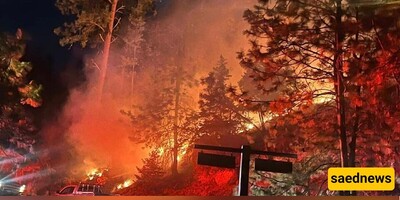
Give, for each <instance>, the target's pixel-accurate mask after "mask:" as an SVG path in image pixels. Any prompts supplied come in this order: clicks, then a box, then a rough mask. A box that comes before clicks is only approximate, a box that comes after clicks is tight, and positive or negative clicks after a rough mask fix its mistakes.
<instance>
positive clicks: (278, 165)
mask: <svg viewBox="0 0 400 200" xmlns="http://www.w3.org/2000/svg"><path fill="white" fill-rule="evenodd" d="M255 170H257V171H267V172H277V173H292V170H293V164H292V163H291V162H284V161H276V160H265V159H259V158H256V159H255Z"/></svg>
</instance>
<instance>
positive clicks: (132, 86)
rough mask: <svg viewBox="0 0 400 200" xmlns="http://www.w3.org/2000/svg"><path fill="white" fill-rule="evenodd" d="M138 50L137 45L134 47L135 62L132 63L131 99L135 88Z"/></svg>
mask: <svg viewBox="0 0 400 200" xmlns="http://www.w3.org/2000/svg"><path fill="white" fill-rule="evenodd" d="M136 51H137V47H136V46H135V47H133V60H135V62H134V63H133V64H132V71H131V88H130V99H131V100H133V94H134V93H135V92H134V88H135V68H136V60H137V59H136Z"/></svg>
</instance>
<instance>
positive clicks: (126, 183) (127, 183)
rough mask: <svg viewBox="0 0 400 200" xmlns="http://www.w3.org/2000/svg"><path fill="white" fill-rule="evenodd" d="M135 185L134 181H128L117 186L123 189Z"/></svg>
mask: <svg viewBox="0 0 400 200" xmlns="http://www.w3.org/2000/svg"><path fill="white" fill-rule="evenodd" d="M132 184H133V181H132V180H131V179H128V180H126V181H125V182H124V183H121V184H118V185H117V189H118V190H120V189H123V188H127V187H129V186H131V185H132Z"/></svg>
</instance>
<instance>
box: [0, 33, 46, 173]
mask: <svg viewBox="0 0 400 200" xmlns="http://www.w3.org/2000/svg"><path fill="white" fill-rule="evenodd" d="M24 50H25V44H24V41H23V33H22V31H21V30H20V29H18V31H17V34H16V35H15V36H12V35H9V34H4V33H2V34H0V97H1V98H0V141H1V142H0V152H1V157H2V158H5V159H15V158H16V157H24V156H29V155H32V154H34V153H35V152H34V151H33V150H34V144H35V143H36V142H35V134H34V133H35V131H36V129H35V127H34V125H33V122H32V119H31V116H30V112H29V111H28V107H38V106H40V105H41V97H40V92H41V90H42V87H41V85H38V84H36V83H35V82H34V81H29V80H28V79H27V75H28V73H29V72H30V70H31V69H32V66H31V64H30V63H29V62H24V61H21V58H22V56H23V55H24ZM7 152H8V153H7ZM8 156H10V157H11V158H10V157H8ZM26 158H27V157H26ZM28 160H29V159H28ZM20 164H21V163H20ZM5 168H7V167H6V166H4V168H3V169H5Z"/></svg>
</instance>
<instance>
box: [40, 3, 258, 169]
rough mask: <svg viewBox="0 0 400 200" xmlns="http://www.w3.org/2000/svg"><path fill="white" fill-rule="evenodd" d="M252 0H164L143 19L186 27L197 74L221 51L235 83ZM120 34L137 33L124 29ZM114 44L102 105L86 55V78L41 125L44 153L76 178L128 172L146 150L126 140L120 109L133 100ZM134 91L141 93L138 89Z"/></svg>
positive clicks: (206, 69) (187, 55)
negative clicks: (100, 171) (118, 67)
mask: <svg viewBox="0 0 400 200" xmlns="http://www.w3.org/2000/svg"><path fill="white" fill-rule="evenodd" d="M255 1H256V0H240V1H226V0H198V1H179V0H175V1H167V2H166V3H165V2H164V3H165V4H162V5H161V6H160V8H159V14H158V15H159V16H156V17H155V19H154V20H153V21H150V22H148V23H147V25H146V28H147V29H146V31H147V32H148V33H152V32H157V31H158V32H162V31H163V30H149V29H156V27H157V26H152V25H154V24H155V23H157V24H161V27H167V26H169V27H173V28H176V29H180V28H184V29H186V30H185V34H184V35H183V38H182V39H181V41H182V42H183V43H184V45H185V53H184V54H185V55H183V56H184V57H185V59H186V60H188V61H189V62H192V63H193V65H195V66H196V77H197V78H200V77H202V76H205V75H206V74H207V73H208V72H210V71H211V69H212V68H213V67H214V66H215V64H216V62H217V60H218V59H219V56H220V55H223V56H224V57H225V58H226V59H227V60H228V63H229V67H230V69H231V74H232V75H233V78H232V82H233V83H234V82H237V81H238V80H239V79H240V78H241V75H242V69H241V67H240V66H239V64H238V61H237V59H236V52H237V51H240V50H241V49H245V48H246V47H247V46H248V42H247V40H246V38H245V37H244V36H243V34H242V33H243V30H245V28H246V23H245V22H244V20H243V19H242V15H243V11H244V9H245V8H249V7H251V6H252V5H253V4H254V3H255ZM182 19H184V21H185V24H186V25H185V27H181V26H180V24H179V23H180V22H181V21H182ZM124 37H128V38H129V37H135V35H134V34H132V33H129V32H128V33H126V34H125V36H124ZM172 37H173V36H172ZM151 39H162V40H165V39H168V38H165V37H164V38H163V37H161V38H157V37H154V38H152V36H151V35H149V36H148V37H147V40H151ZM145 42H146V41H145ZM116 49H117V48H113V49H112V54H111V60H110V64H109V69H110V70H109V71H108V74H107V79H108V81H107V87H106V90H105V91H104V94H105V95H104V98H103V101H102V103H101V106H98V104H96V101H97V99H96V94H95V92H96V90H97V88H96V85H97V77H98V72H97V71H96V70H97V69H96V67H95V66H94V64H93V62H92V60H91V59H88V60H87V63H86V69H85V70H83V72H82V73H85V76H86V82H85V83H84V84H82V85H81V86H79V87H74V88H73V89H71V90H70V94H69V99H68V101H67V103H66V104H65V106H64V109H63V111H62V112H61V113H59V115H58V116H55V117H54V118H55V120H54V121H55V122H54V123H51V124H49V125H48V126H46V128H45V129H44V130H43V132H45V135H46V136H47V141H45V145H46V147H47V148H48V149H47V150H46V151H45V152H46V155H47V157H50V158H51V157H53V160H56V161H57V162H58V163H52V165H53V167H54V168H55V169H56V171H57V173H59V174H65V176H76V177H79V176H84V175H85V174H84V173H86V172H87V170H90V169H91V168H101V167H109V168H110V169H111V170H113V171H114V173H120V174H126V175H127V176H132V174H133V173H134V172H135V169H136V167H137V166H140V165H141V160H142V159H143V158H144V157H146V156H147V154H148V150H147V149H143V148H142V145H140V144H135V143H134V142H132V141H131V140H130V139H129V136H130V135H132V134H134V133H133V132H132V131H131V128H130V127H131V124H130V121H129V119H128V117H127V116H124V115H122V114H121V113H120V110H121V109H123V108H126V107H128V106H129V104H133V103H135V102H133V101H131V100H129V101H126V94H129V92H126V91H123V90H128V89H129V87H123V84H121V83H120V81H121V73H120V71H119V70H116V67H115V66H114V64H115V63H118V60H119V58H118V56H119V55H121V54H122V53H123V52H119V50H116ZM166 55H167V54H166ZM166 55H163V53H162V51H161V54H160V55H158V56H160V57H161V59H162V60H169V59H170V58H168V57H167V56H166ZM159 60H160V59H159ZM94 61H96V60H94ZM144 62H146V63H147V65H151V64H152V63H151V62H152V61H151V60H147V61H144ZM138 80H139V81H140V80H141V79H138ZM135 84H137V85H141V86H143V85H145V84H140V83H135ZM193 90H194V92H191V93H192V94H193V95H194V96H195V97H194V98H195V99H196V98H197V96H198V88H194V89H193ZM116 91H117V92H116ZM135 95H139V96H140V93H138V94H135ZM132 99H137V97H132ZM139 99H140V97H139Z"/></svg>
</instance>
